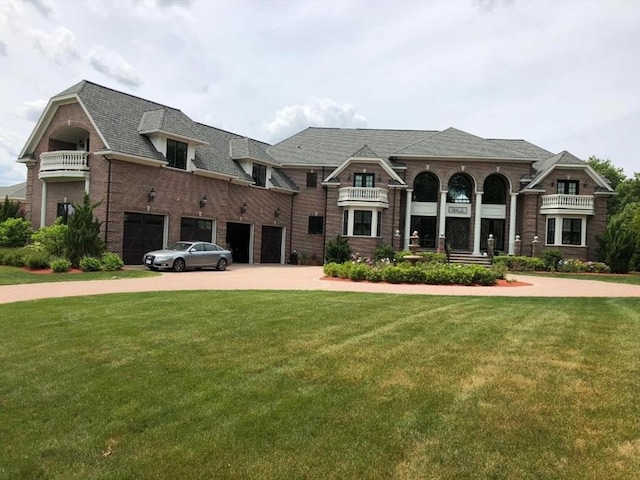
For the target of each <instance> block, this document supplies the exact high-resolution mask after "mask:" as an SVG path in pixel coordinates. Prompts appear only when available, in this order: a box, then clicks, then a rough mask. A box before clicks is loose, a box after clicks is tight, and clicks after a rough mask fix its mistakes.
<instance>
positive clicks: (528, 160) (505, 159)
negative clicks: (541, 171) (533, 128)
mask: <svg viewBox="0 0 640 480" xmlns="http://www.w3.org/2000/svg"><path fill="white" fill-rule="evenodd" d="M392 157H394V158H404V159H411V160H421V159H423V158H424V159H436V160H437V159H447V160H470V161H474V162H476V161H477V162H522V163H531V162H537V161H538V160H540V159H539V158H509V157H497V158H496V157H460V156H456V155H408V154H393V155H392Z"/></svg>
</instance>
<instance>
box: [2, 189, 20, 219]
mask: <svg viewBox="0 0 640 480" xmlns="http://www.w3.org/2000/svg"><path fill="white" fill-rule="evenodd" d="M19 211H20V204H18V203H16V202H12V201H11V200H9V195H7V196H5V197H4V203H3V204H2V208H0V222H4V221H5V220H6V219H7V218H18V217H19V216H20V215H19V213H18V212H19Z"/></svg>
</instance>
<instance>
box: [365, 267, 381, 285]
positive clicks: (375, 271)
mask: <svg viewBox="0 0 640 480" xmlns="http://www.w3.org/2000/svg"><path fill="white" fill-rule="evenodd" d="M382 272H383V269H382V268H369V269H368V270H367V281H368V282H375V283H377V282H381V281H382Z"/></svg>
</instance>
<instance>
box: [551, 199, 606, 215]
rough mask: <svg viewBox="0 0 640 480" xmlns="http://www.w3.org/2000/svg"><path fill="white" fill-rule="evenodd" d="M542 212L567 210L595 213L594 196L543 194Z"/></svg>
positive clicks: (588, 213)
mask: <svg viewBox="0 0 640 480" xmlns="http://www.w3.org/2000/svg"><path fill="white" fill-rule="evenodd" d="M540 211H541V213H553V212H561V211H562V212H565V211H571V212H575V213H585V214H587V215H593V196H591V195H563V194H556V195H543V196H542V206H541V207H540Z"/></svg>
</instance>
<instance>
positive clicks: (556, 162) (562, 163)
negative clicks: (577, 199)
mask: <svg viewBox="0 0 640 480" xmlns="http://www.w3.org/2000/svg"><path fill="white" fill-rule="evenodd" d="M533 167H534V169H535V170H536V175H535V177H534V178H533V179H532V181H531V182H530V183H529V184H528V185H527V186H526V187H525V190H532V189H535V187H536V186H538V185H539V184H540V182H541V181H542V180H544V178H545V177H547V176H548V175H549V174H550V173H551V172H552V171H553V170H554V169H555V168H556V167H569V168H581V169H584V170H585V171H586V172H587V174H588V175H589V176H590V177H591V178H593V180H594V181H595V182H596V184H597V185H598V188H599V191H601V192H603V193H604V192H606V193H612V192H613V189H612V188H611V185H609V183H608V182H607V181H606V179H605V178H604V177H602V175H600V174H599V173H598V172H596V171H595V170H594V169H593V168H592V167H591V166H590V165H589V164H588V163H587V162H585V161H583V160H580V159H579V158H578V157H576V156H575V155H572V154H571V153H569V152H567V151H566V150H565V151H562V152H560V153H558V154H557V155H553V156H552V157H549V158H547V159H546V160H540V161H538V162H536V163H534V164H533Z"/></svg>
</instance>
